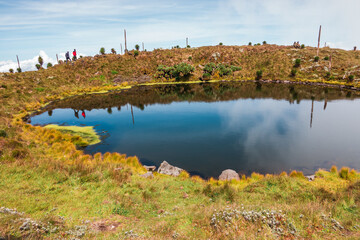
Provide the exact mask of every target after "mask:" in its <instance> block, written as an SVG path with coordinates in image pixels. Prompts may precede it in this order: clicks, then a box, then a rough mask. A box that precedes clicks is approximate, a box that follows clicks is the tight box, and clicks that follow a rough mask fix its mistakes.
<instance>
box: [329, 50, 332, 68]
mask: <svg viewBox="0 0 360 240" xmlns="http://www.w3.org/2000/svg"><path fill="white" fill-rule="evenodd" d="M329 60H330V61H329V72H331V67H332V54H330V59H329Z"/></svg>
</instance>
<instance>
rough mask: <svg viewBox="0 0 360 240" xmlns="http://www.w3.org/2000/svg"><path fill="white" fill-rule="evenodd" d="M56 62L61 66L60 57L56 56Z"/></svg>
mask: <svg viewBox="0 0 360 240" xmlns="http://www.w3.org/2000/svg"><path fill="white" fill-rule="evenodd" d="M56 61H57V63H58V64H59V56H58V55H57V54H56Z"/></svg>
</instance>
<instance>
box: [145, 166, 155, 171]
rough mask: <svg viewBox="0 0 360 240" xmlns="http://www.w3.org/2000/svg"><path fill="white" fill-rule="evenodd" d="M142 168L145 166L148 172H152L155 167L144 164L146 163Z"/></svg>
mask: <svg viewBox="0 0 360 240" xmlns="http://www.w3.org/2000/svg"><path fill="white" fill-rule="evenodd" d="M144 168H145V169H146V170H147V171H148V172H149V171H151V172H153V171H155V169H156V167H155V166H146V165H144Z"/></svg>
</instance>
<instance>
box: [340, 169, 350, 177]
mask: <svg viewBox="0 0 360 240" xmlns="http://www.w3.org/2000/svg"><path fill="white" fill-rule="evenodd" d="M349 173H350V169H349V168H347V167H343V168H341V169H340V172H339V177H340V178H342V179H345V180H348V179H349Z"/></svg>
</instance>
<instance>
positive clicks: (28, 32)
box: [0, 0, 360, 71]
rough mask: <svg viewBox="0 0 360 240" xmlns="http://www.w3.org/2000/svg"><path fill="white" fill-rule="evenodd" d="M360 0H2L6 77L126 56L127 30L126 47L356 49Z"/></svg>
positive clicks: (0, 49)
mask: <svg viewBox="0 0 360 240" xmlns="http://www.w3.org/2000/svg"><path fill="white" fill-rule="evenodd" d="M359 8H360V1H358V0H342V1H338V0H316V1H314V0H301V1H300V0H271V1H269V0H221V1H220V0H206V1H203V0H198V1H194V0H193V1H189V0H154V1H149V0H147V1H145V0H132V1H125V0H102V1H98V0H71V1H69V0H62V1H56V0H53V1H51V0H46V1H45V0H38V1H33V0H0V71H8V69H9V68H10V67H13V68H15V67H16V64H15V62H16V55H19V57H20V60H21V62H22V63H23V62H24V67H23V68H25V69H24V70H32V69H34V68H35V67H34V66H33V65H35V62H36V59H37V56H39V55H42V56H43V57H44V58H45V62H54V61H55V59H56V54H60V56H63V54H64V52H66V51H71V50H72V49H74V48H76V49H77V50H78V52H80V53H82V54H83V55H94V54H96V53H98V51H99V49H100V47H105V49H106V50H107V51H109V50H110V49H111V48H115V49H116V50H117V51H120V43H123V30H124V29H126V30H127V35H128V48H129V49H131V48H133V47H134V45H135V44H137V43H139V44H141V42H144V43H145V48H146V49H148V50H153V49H154V48H159V47H162V48H170V47H171V46H174V45H180V46H184V45H185V38H186V37H189V43H190V45H191V46H193V47H196V46H203V45H215V44H218V43H219V42H223V43H224V44H226V45H243V44H247V43H248V42H249V41H251V42H253V43H257V42H262V41H264V40H266V41H267V42H268V43H276V44H282V45H289V44H292V42H294V41H295V40H296V41H300V42H301V43H305V44H306V45H311V46H315V45H316V44H317V34H318V28H319V25H320V24H321V25H322V26H323V31H322V45H324V43H325V42H327V43H328V44H330V46H332V47H337V48H344V49H351V48H353V46H356V45H357V46H360V28H359V27H358V26H356V24H357V22H358V20H357V11H358V9H359Z"/></svg>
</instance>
